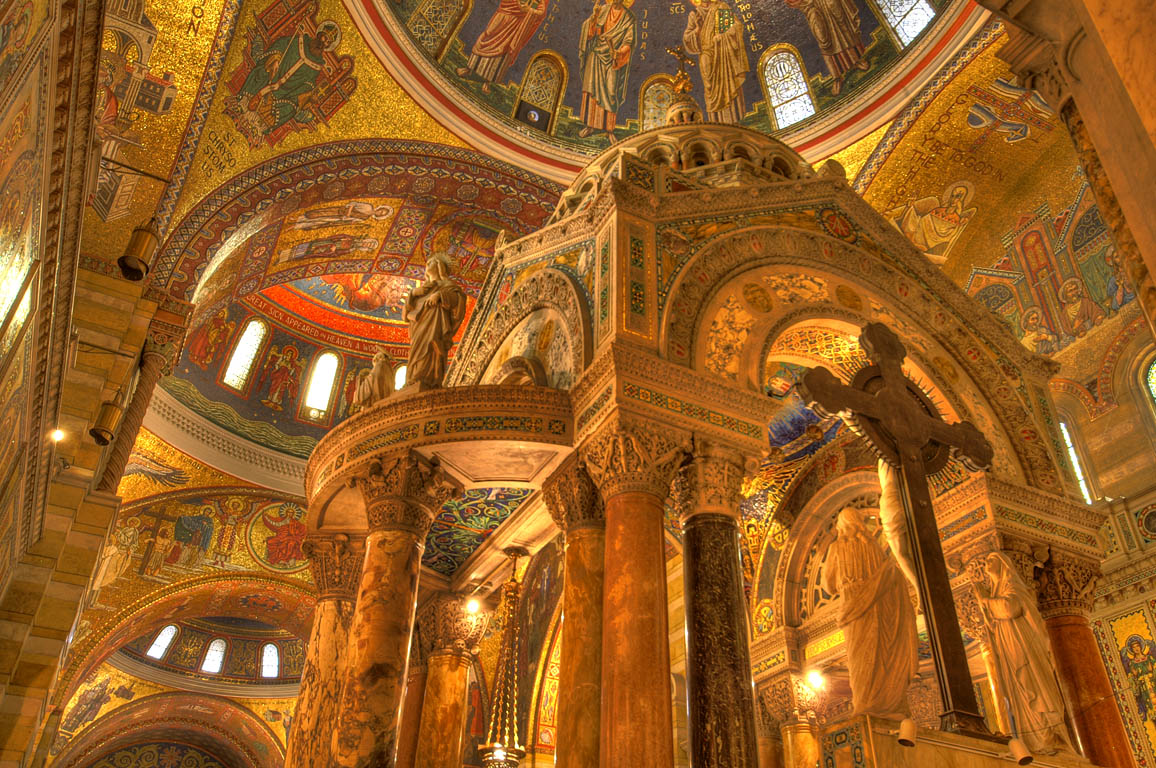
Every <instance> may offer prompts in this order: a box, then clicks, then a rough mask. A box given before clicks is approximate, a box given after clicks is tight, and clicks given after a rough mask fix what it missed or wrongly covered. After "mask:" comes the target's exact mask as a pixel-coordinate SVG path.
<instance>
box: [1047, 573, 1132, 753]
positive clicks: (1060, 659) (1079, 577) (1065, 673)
mask: <svg viewBox="0 0 1156 768" xmlns="http://www.w3.org/2000/svg"><path fill="white" fill-rule="evenodd" d="M1098 573H1099V568H1098V566H1097V565H1096V564H1095V563H1092V562H1086V561H1081V560H1077V559H1075V558H1068V557H1065V556H1062V555H1060V554H1058V553H1055V552H1053V554H1052V556H1051V557H1050V558H1049V559H1048V561H1047V562H1046V563H1045V564H1044V569H1043V572H1042V573H1041V574H1040V580H1039V586H1040V614H1041V615H1042V616H1043V617H1044V624H1045V625H1046V626H1047V628H1048V639H1049V640H1050V641H1051V646H1052V656H1053V657H1054V658H1055V660H1056V675H1057V677H1059V679H1060V686H1061V687H1062V688H1063V690H1064V697H1065V698H1066V699H1067V700H1068V706H1069V707H1071V709H1072V713H1071V714H1072V722H1073V724H1074V725H1075V727H1076V733H1077V734H1078V735H1079V737H1080V744H1081V746H1082V747H1083V749H1084V756H1085V757H1087V758H1088V759H1089V760H1091V761H1092V762H1093V763H1095V764H1096V765H1101V766H1107V768H1135V766H1136V759H1135V757H1134V755H1133V752H1132V745H1131V743H1130V742H1129V741H1128V733H1127V731H1125V730H1124V721H1123V720H1122V719H1121V717H1120V710H1119V708H1118V707H1117V705H1116V697H1115V694H1114V692H1113V690H1112V683H1111V681H1110V680H1109V679H1108V672H1107V670H1106V669H1105V668H1104V664H1103V662H1102V661H1101V660H1100V650H1099V647H1098V646H1097V644H1096V637H1095V635H1094V634H1092V627H1091V624H1090V623H1089V622H1088V616H1089V614H1091V612H1092V604H1091V603H1092V600H1091V597H1090V593H1091V589H1090V587H1091V585H1092V584H1093V582H1094V579H1095V577H1096V576H1097V575H1098Z"/></svg>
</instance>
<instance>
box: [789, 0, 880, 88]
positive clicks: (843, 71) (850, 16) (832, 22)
mask: <svg viewBox="0 0 1156 768" xmlns="http://www.w3.org/2000/svg"><path fill="white" fill-rule="evenodd" d="M785 2H786V3H787V5H789V6H790V7H791V8H795V9H797V10H799V11H802V12H803V15H804V16H806V17H807V26H809V27H810V28H811V35H812V36H813V37H814V38H815V43H816V44H817V45H818V46H819V51H820V53H822V54H823V62H824V63H825V64H826V65H827V71H828V72H830V73H831V77H832V78H834V80H835V82H834V84H833V85H832V86H831V95H832V96H838V95H839V92H840V91H842V90H843V80H844V78H846V76H847V73H848V72H850V71H851V70H854V69H859V70H862V71H867V70H868V69H870V67H871V65H870V63H868V61H867V60H866V59H865V58H863V54H864V53H866V50H867V49H866V47H865V46H864V45H863V36H862V34H861V32H860V27H859V7H858V6H857V5H856V4H855V0H785Z"/></svg>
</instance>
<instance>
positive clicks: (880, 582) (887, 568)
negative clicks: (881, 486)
mask: <svg viewBox="0 0 1156 768" xmlns="http://www.w3.org/2000/svg"><path fill="white" fill-rule="evenodd" d="M866 515H867V510H863V509H859V508H856V507H844V508H843V509H842V510H841V511H840V512H839V519H838V521H837V523H836V530H837V532H838V536H837V538H836V539H835V541H834V542H833V543H832V544H831V547H830V549H829V550H828V555H827V562H826V566H825V568H824V570H823V588H824V589H825V590H827V592H829V593H831V594H837V595H839V596H840V598H841V601H840V602H841V605H840V608H839V618H838V621H839V627H840V628H841V629H842V630H843V633H844V635H845V637H846V639H847V670H848V672H849V673H850V677H851V703H852V706H853V708H854V714H857V715H858V714H868V715H877V716H879V717H891V718H902V717H905V716H906V715H907V713H908V711H909V710H908V705H907V687H908V685H910V683H911V680H912V678H913V677H914V675H915V671H916V668H917V664H918V655H917V654H918V645H917V640H916V632H915V607H914V606H913V605H912V603H911V597H910V594H909V592H908V589H907V581H906V579H905V578H904V577H903V573H902V572H901V571H900V570H899V566H897V565H896V564H895V560H894V559H893V558H892V557H890V555H889V553H888V550H887V549H886V548H885V547H884V546H883V545H882V544H880V542H879V541H878V540H877V539H876V538H875V536H873V535H872V534H871V532H870V531H869V530H868V528H867V525H866V520H865V518H866Z"/></svg>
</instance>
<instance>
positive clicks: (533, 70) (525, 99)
mask: <svg viewBox="0 0 1156 768" xmlns="http://www.w3.org/2000/svg"><path fill="white" fill-rule="evenodd" d="M566 79H567V77H566V63H565V62H564V61H562V58H561V57H560V56H558V54H556V53H554V52H553V51H538V52H537V53H535V54H534V57H533V58H532V59H530V63H529V64H528V65H527V66H526V74H524V75H523V76H522V84H521V85H520V86H519V87H518V99H517V101H515V102H514V119H515V120H517V121H518V122H520V123H525V124H526V125H530V126H533V127H535V128H537V129H538V130H540V131H543V132H544V133H552V132H553V130H554V120H555V118H556V117H557V116H558V106H559V105H560V104H561V103H562V94H564V93H565V92H566Z"/></svg>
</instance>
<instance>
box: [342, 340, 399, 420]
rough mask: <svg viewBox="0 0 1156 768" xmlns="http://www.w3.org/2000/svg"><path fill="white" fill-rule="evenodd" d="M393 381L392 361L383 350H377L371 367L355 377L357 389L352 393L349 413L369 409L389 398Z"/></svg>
mask: <svg viewBox="0 0 1156 768" xmlns="http://www.w3.org/2000/svg"><path fill="white" fill-rule="evenodd" d="M393 379H394V367H393V359H392V358H391V357H390V356H389V353H388V352H386V351H385V350H384V349H381V350H378V351H377V354H375V355H374V356H373V367H372V368H365V369H362V371H361V373H359V374H358V375H357V388H356V389H355V390H354V392H353V402H352V403H351V405H350V408H349V412H350V413H356V412H357V411H360V410H363V409H365V408H371V407H373V405H375V404H376V403H378V402H380V401H382V400H384V399H385V398H387V397H389V396H390V395H391V394H393Z"/></svg>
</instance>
